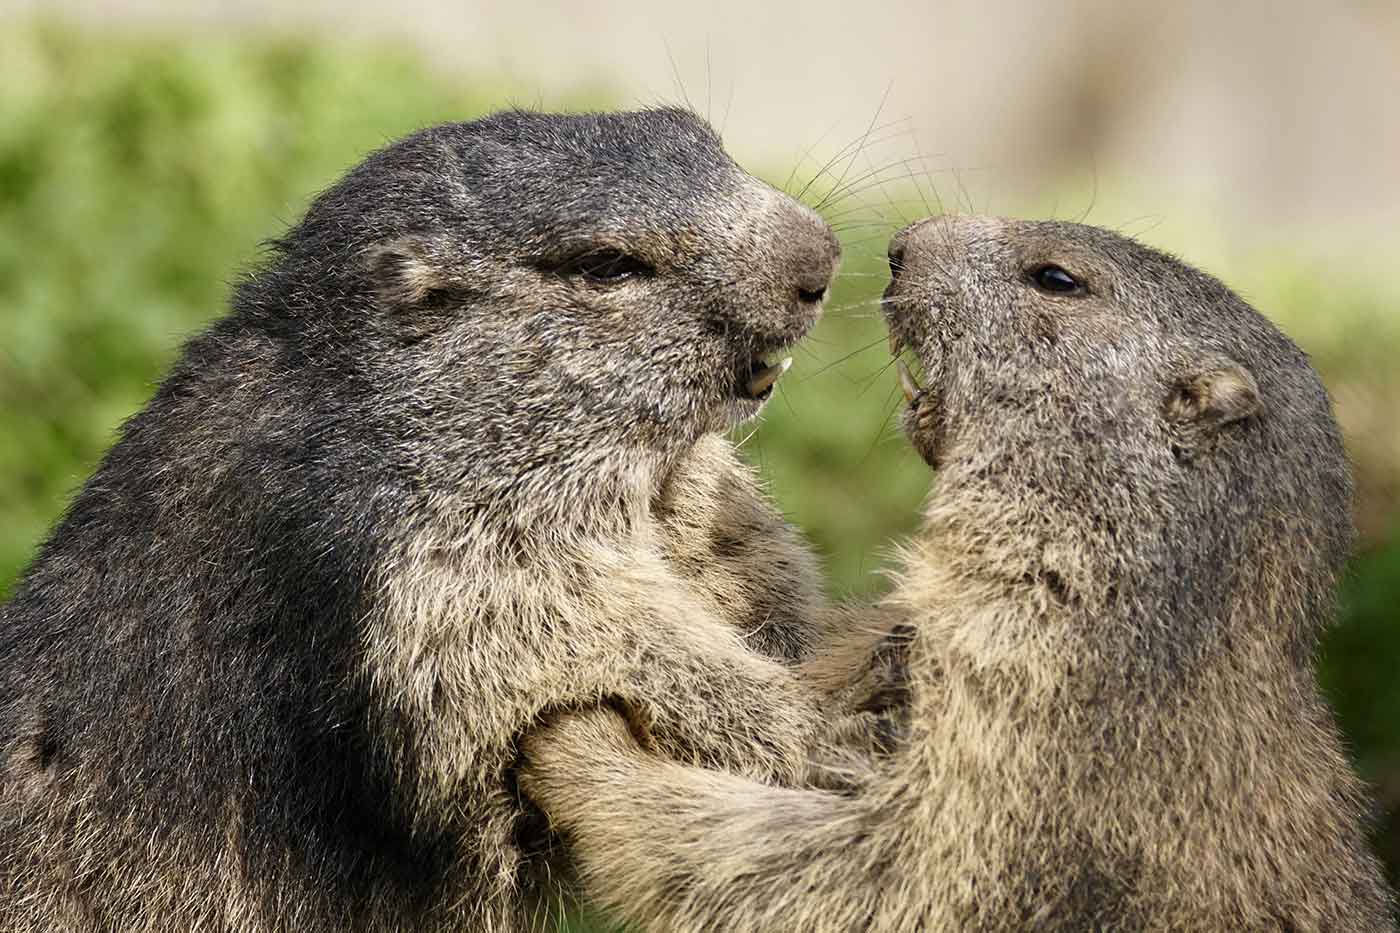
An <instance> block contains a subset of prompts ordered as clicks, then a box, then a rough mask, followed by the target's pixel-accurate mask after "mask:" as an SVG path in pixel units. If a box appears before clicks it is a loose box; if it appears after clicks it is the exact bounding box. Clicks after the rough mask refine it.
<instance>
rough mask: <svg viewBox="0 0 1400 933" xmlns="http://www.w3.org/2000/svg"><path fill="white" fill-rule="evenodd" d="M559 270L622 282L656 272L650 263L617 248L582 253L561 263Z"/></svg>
mask: <svg viewBox="0 0 1400 933" xmlns="http://www.w3.org/2000/svg"><path fill="white" fill-rule="evenodd" d="M559 271H560V272H561V273H563V274H564V275H581V276H583V277H584V278H586V279H590V280H592V281H594V282H621V281H624V280H626V279H631V278H636V277H637V276H643V275H652V274H654V273H655V272H656V270H655V269H654V268H652V266H651V265H650V264H649V263H647V262H645V261H643V260H641V259H638V258H637V257H636V256H629V255H628V254H627V253H624V252H622V251H621V250H617V249H595V250H589V251H588V252H586V253H580V254H579V255H577V256H575V257H574V258H572V259H569V260H567V261H566V262H564V263H563V264H562V265H560V266H559Z"/></svg>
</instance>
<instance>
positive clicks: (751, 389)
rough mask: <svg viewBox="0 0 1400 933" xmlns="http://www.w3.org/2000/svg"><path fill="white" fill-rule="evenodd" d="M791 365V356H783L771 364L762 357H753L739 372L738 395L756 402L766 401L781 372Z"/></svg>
mask: <svg viewBox="0 0 1400 933" xmlns="http://www.w3.org/2000/svg"><path fill="white" fill-rule="evenodd" d="M790 366H792V357H790V356H785V357H783V358H782V359H780V360H779V361H778V362H776V363H774V364H772V365H771V366H770V365H769V364H768V363H767V362H766V361H765V360H764V359H763V357H761V356H759V357H754V358H753V359H752V360H751V361H749V364H748V366H747V367H745V368H744V370H743V371H741V372H740V373H739V386H738V389H739V392H738V394H739V397H740V398H746V399H751V400H753V401H756V402H762V401H766V400H767V399H768V397H769V396H771V395H772V394H773V386H774V385H776V384H777V382H778V379H779V378H781V377H782V375H783V373H785V372H787V371H788V367H790Z"/></svg>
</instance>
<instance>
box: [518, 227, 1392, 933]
mask: <svg viewBox="0 0 1400 933" xmlns="http://www.w3.org/2000/svg"><path fill="white" fill-rule="evenodd" d="M890 262H891V269H892V270H893V272H894V280H893V282H892V283H891V285H890V287H889V288H888V289H887V291H886V296H885V304H884V308H885V314H886V318H887V321H888V323H889V326H890V331H891V335H892V340H893V343H894V345H895V346H896V347H905V348H908V349H909V350H910V351H911V352H912V353H913V355H914V356H916V357H917V359H918V361H919V363H920V364H921V367H922V377H921V379H920V378H919V377H916V376H915V375H913V374H912V373H908V372H906V373H905V375H904V380H903V381H904V382H905V386H906V392H907V395H908V398H909V405H908V408H907V410H906V412H905V416H904V422H905V429H906V433H907V434H908V435H909V438H910V440H911V442H912V443H913V444H914V446H915V447H916V448H917V449H918V450H919V451H920V452H921V453H922V455H923V456H924V458H925V459H926V460H927V462H928V463H929V464H930V465H931V466H935V467H936V468H937V469H938V472H939V475H938V479H937V482H936V483H935V485H934V489H933V492H932V494H931V497H930V499H929V502H928V507H927V513H926V518H925V522H924V525H923V528H922V530H921V531H920V532H919V534H918V535H917V536H916V538H915V539H914V540H913V541H912V542H911V543H910V544H909V545H908V546H907V547H906V549H905V552H904V555H903V559H902V562H901V564H902V566H901V570H900V572H899V574H898V575H897V586H896V587H895V589H894V591H893V593H892V594H891V596H890V597H889V600H888V608H889V609H890V610H892V611H894V612H895V613H896V614H902V615H903V617H904V619H905V620H906V622H908V623H909V624H911V625H912V626H913V629H914V636H913V640H912V642H911V643H910V644H908V646H907V651H908V676H909V680H910V690H911V700H910V714H909V729H910V732H909V737H908V739H907V742H906V743H905V744H904V746H903V747H902V748H900V749H899V750H898V751H897V752H896V753H895V754H894V755H892V756H890V757H889V758H888V759H887V760H885V761H883V762H881V763H879V764H878V765H877V766H876V767H877V773H875V774H874V775H873V776H872V777H870V778H869V779H868V780H867V781H866V783H865V786H864V787H863V788H861V789H860V791H859V792H858V793H857V794H856V795H855V796H853V797H840V796H835V795H832V794H827V793H822V792H819V791H814V790H792V789H780V788H772V787H765V786H763V785H761V784H758V783H755V782H752V781H749V780H745V779H743V778H740V777H736V776H732V775H725V774H718V773H715V772H706V771H701V770H698V769H694V768H688V767H685V766H682V765H679V764H676V763H674V762H670V761H666V760H664V759H663V758H661V757H659V756H656V755H648V754H644V753H643V752H642V751H641V750H640V749H639V748H638V747H637V745H636V743H635V742H633V741H632V740H631V738H630V736H629V735H628V734H627V732H626V731H625V730H623V729H620V728H619V724H618V723H617V722H616V719H615V717H612V716H611V715H610V714H606V713H598V712H594V713H591V714H588V715H579V716H574V717H569V718H566V719H563V720H561V721H560V722H559V723H558V724H556V725H555V726H553V727H551V728H549V729H547V730H546V731H544V732H543V733H541V734H539V735H538V736H535V737H532V738H530V739H529V740H527V742H526V752H527V758H528V761H529V765H528V766H527V767H526V769H524V771H523V772H522V778H523V780H524V785H523V786H525V787H526V789H527V791H528V792H529V793H531V794H532V795H533V796H534V797H535V799H536V800H537V801H538V802H539V803H540V804H541V806H542V807H543V808H544V809H545V810H546V812H547V813H548V815H549V816H550V817H551V819H552V820H553V821H554V823H555V825H556V826H558V827H559V828H560V829H561V831H563V832H564V833H565V834H566V838H567V839H568V840H569V843H570V845H571V848H572V851H573V853H574V855H575V857H576V859H577V860H578V862H579V863H580V865H581V870H582V873H583V877H584V879H585V882H586V887H587V889H588V891H589V893H590V894H591V896H593V897H594V898H595V899H597V900H598V901H599V902H600V903H605V904H609V905H612V906H613V907H614V908H615V909H616V910H617V911H618V913H619V915H620V916H623V917H626V918H628V919H630V920H633V921H635V922H637V923H639V924H640V925H641V926H642V927H643V928H644V929H666V930H695V931H699V930H715V929H724V930H729V931H755V933H757V931H766V930H773V929H803V930H813V931H842V933H844V931H853V930H869V931H891V933H893V931H903V930H1008V931H1009V930H1026V929H1036V930H1067V931H1068V930H1087V929H1096V930H1097V929H1122V930H1169V931H1182V933H1187V931H1198V930H1348V931H1378V930H1391V929H1394V927H1393V921H1392V919H1391V910H1392V907H1393V904H1392V896H1391V894H1390V892H1388V891H1387V890H1386V886H1385V883H1384V881H1383V880H1382V875H1381V871H1380V867H1379V865H1378V864H1377V862H1376V860H1375V858H1374V857H1373V856H1372V855H1371V853H1370V852H1369V850H1368V847H1367V840H1366V833H1365V826H1366V811H1367V804H1366V799H1365V794H1364V790H1363V788H1362V787H1361V785H1360V782H1359V781H1358V780H1357V779H1356V777H1355V776H1354V775H1353V773H1352V771H1351V768H1350V766H1349V763H1348V762H1347V759H1346V755H1345V752H1344V750H1343V747H1342V743H1341V740H1340V737H1339V735H1338V732H1337V729H1336V726H1335V724H1334V722H1333V720H1332V715H1331V711H1330V710H1329V709H1328V708H1327V705H1326V703H1325V701H1324V700H1323V698H1322V696H1321V694H1320V692H1319V690H1318V688H1317V685H1316V683H1315V680H1314V665H1313V654H1314V650H1315V647H1316V642H1317V637H1318V634H1319V633H1320V632H1321V631H1322V629H1323V627H1324V626H1325V625H1326V624H1327V623H1328V622H1329V621H1330V620H1331V619H1332V616H1333V613H1334V601H1335V584H1336V582H1337V575H1338V574H1339V573H1340V572H1341V569H1342V567H1343V564H1344V561H1345V559H1346V556H1347V554H1348V550H1349V548H1350V546H1351V538H1352V530H1351V519H1350V499H1351V485H1350V480H1349V476H1348V468H1347V461H1346V456H1345V453H1344V451H1343V447H1342V442H1341V438H1340V434H1339V431H1338V429H1337V426H1336V423H1335V420H1334V419H1333V416H1332V413H1331V408H1330V404H1329V402H1328V398H1327V393H1326V392H1325V390H1324V389H1323V387H1322V384H1321V382H1320V381H1319V379H1318V377H1317V375H1316V374H1315V373H1314V372H1313V370H1312V368H1311V367H1310V366H1309V364H1308V361H1307V358H1306V356H1305V355H1304V354H1303V353H1302V352H1301V351H1300V350H1299V349H1298V348H1297V347H1295V346H1294V345H1293V344H1292V343H1291V342H1290V341H1289V340H1288V339H1287V338H1286V337H1285V336H1284V335H1283V334H1281V333H1280V332H1279V331H1278V330H1277V329H1276V328H1275V327H1274V326H1273V325H1271V324H1270V323H1269V322H1268V321H1267V320H1265V319H1264V318H1263V317H1262V316H1260V315H1259V314H1258V313H1256V312H1255V311H1254V310H1253V309H1252V308H1250V307H1249V306H1248V305H1247V304H1246V303H1245V302H1244V301H1242V300H1241V299H1240V298H1238V297H1237V296H1236V295H1234V294H1232V293H1231V292H1230V291H1229V290H1228V289H1226V288H1225V287H1224V286H1223V285H1222V284H1220V283H1219V282H1218V281H1216V280H1215V279H1213V278H1211V277H1209V276H1207V275H1205V274H1203V273H1201V272H1198V271H1196V270H1193V269H1191V268H1189V267H1187V266H1185V265H1184V264H1182V263H1181V262H1179V261H1177V260H1175V259H1173V258H1171V257H1169V256H1166V255H1163V254H1161V253H1158V252H1156V251H1154V250H1151V249H1148V248H1146V247H1144V246H1142V245H1140V244H1137V243H1134V242H1132V241H1130V240H1128V239H1126V238H1123V237H1120V236H1117V235H1115V234H1113V233H1110V232H1108V231H1103V230H1097V229H1093V228H1088V227H1083V226H1078V225H1074V224H1064V223H1047V222H1027V221H1013V220H1000V219H995V218H977V217H949V218H935V219H931V220H928V221H925V222H923V223H920V224H917V225H915V226H913V227H911V228H909V229H907V230H905V231H904V232H902V233H901V234H900V235H898V236H897V237H896V238H895V240H894V242H893V243H892V244H891V248H890ZM624 800H625V801H627V811H626V812H627V815H626V818H620V817H618V816H617V814H618V813H619V812H621V809H620V808H621V807H622V801H624Z"/></svg>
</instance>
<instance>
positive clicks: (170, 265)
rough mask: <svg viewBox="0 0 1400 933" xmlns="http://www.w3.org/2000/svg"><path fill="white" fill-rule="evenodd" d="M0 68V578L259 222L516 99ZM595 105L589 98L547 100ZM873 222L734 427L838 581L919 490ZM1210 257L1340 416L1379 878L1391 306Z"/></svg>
mask: <svg viewBox="0 0 1400 933" xmlns="http://www.w3.org/2000/svg"><path fill="white" fill-rule="evenodd" d="M0 62H3V65H2V66H0V69H2V72H0V73H2V74H3V78H4V80H3V81H0V594H3V593H4V592H5V591H6V590H7V589H8V588H9V586H11V585H12V583H13V581H14V579H15V578H16V577H17V575H18V573H19V572H20V570H21V569H22V566H23V565H24V563H25V562H26V561H27V560H28V559H29V557H30V556H31V555H32V552H33V550H34V548H35V547H36V545H37V544H38V543H39V542H40V540H41V539H42V537H43V536H44V534H45V533H46V529H47V528H48V527H49V526H50V525H51V523H52V522H53V521H54V520H55V518H56V517H57V516H58V514H59V513H60V511H61V510H62V508H63V505H64V503H65V501H66V500H67V499H68V498H69V496H70V495H71V494H72V493H73V492H74V491H75V490H76V489H77V488H78V487H79V486H80V485H81V484H82V482H83V480H84V478H85V477H86V475H87V474H88V473H89V472H90V471H91V470H92V468H93V467H94V465H95V464H96V462H97V460H98V458H99V457H100V456H101V454H102V452H103V450H104V449H105V448H106V447H107V446H108V445H109V444H110V443H111V442H112V440H113V438H114V436H115V431H116V429H117V427H118V426H119V424H120V423H121V421H122V419H123V418H125V417H126V416H128V415H130V414H131V413H133V412H134V411H135V410H136V409H138V408H139V407H140V406H141V405H142V404H143V402H144V401H145V400H146V399H147V398H148V397H149V396H150V394H151V393H152V392H153V390H154V387H155V384H156V382H157V381H158V380H159V379H160V377H161V374H162V372H163V371H164V370H165V369H166V368H167V366H168V365H169V364H170V362H171V361H172V359H173V358H174V356H175V354H176V353H177V352H178V350H179V346H180V344H181V342H182V340H183V339H184V338H185V337H187V336H189V335H190V334H192V333H193V332H195V331H197V330H198V329H199V328H201V327H202V326H203V325H204V324H206V323H207V322H208V321H209V320H210V319H212V318H213V317H215V316H217V315H218V314H219V313H220V312H221V309H222V307H223V303H224V301H225V299H226V296H227V291H228V283H229V282H230V281H231V280H232V279H233V278H234V277H235V276H236V275H237V274H238V272H239V270H240V269H241V268H243V267H245V266H246V265H248V264H250V263H253V262H256V260H257V257H258V253H259V243H260V241H261V240H262V239H264V238H267V237H270V236H273V235H276V234H277V233H279V232H280V231H281V230H282V228H283V227H284V226H285V225H286V224H287V223H289V222H290V221H292V220H293V219H294V218H296V217H297V216H298V215H299V214H300V213H301V211H302V210H303V208H304V207H305V205H306V203H307V201H308V199H309V198H310V197H311V196H312V195H314V193H315V192H317V191H318V190H320V189H321V188H323V187H325V186H326V185H328V184H330V183H331V182H332V181H334V180H335V179H336V178H337V177H338V176H339V175H340V174H341V173H342V172H343V171H344V170H345V169H346V168H347V167H349V166H350V165H352V164H353V163H354V162H356V161H357V160H358V159H359V158H360V157H361V156H362V155H363V154H364V153H366V152H367V151H369V150H371V149H373V148H375V147H377V146H379V145H382V144H383V143H384V142H386V141H388V140H390V139H392V138H395V137H397V136H399V135H402V134H403V133H405V132H407V131H409V130H411V129H413V128H415V127H418V126H421V125H424V124H428V123H432V122H437V121H440V120H460V119H469V118H471V117H473V116H476V115H479V114H481V113H484V112H486V111H487V110H489V109H492V108H495V107H499V106H502V105H503V104H507V103H511V102H512V99H511V98H510V97H509V96H508V95H509V93H510V91H511V89H510V88H506V87H503V86H502V85H500V84H499V83H481V84H477V85H466V86H463V85H462V84H460V83H454V82H448V81H446V80H444V79H441V78H438V77H435V76H434V75H432V74H430V73H427V72H425V71H424V70H423V69H422V68H421V67H420V66H418V65H417V64H415V62H414V61H413V59H412V57H411V56H409V55H407V54H399V53H395V52H393V51H385V50H382V49H372V48H363V47H343V46H324V45H309V44H300V43H296V42H291V41H271V40H257V41H252V40H247V39H244V40H233V41H225V40H219V39H209V38H203V39H198V40H194V41H182V42H180V43H174V42H169V41H159V40H145V39H139V38H131V37H110V36H107V37H98V36H95V35H91V34H80V33H74V32H71V31H66V30H62V29H55V28H48V27H38V28H33V29H13V28H11V29H8V30H6V31H5V32H4V33H3V34H0ZM606 100H607V97H606V96H605V95H603V94H600V93H597V92H596V91H595V92H594V93H586V92H585V93H581V94H580V95H579V97H578V98H577V99H574V100H563V101H552V102H551V103H552V104H553V105H555V106H558V107H568V106H579V105H586V104H587V103H589V102H590V101H592V102H594V103H602V102H605V101H606ZM786 174H787V173H786V171H781V172H778V173H776V174H775V176H774V177H775V178H776V179H777V180H778V181H779V182H781V180H782V179H783V178H784V177H786ZM816 187H817V188H820V187H821V185H820V183H819V184H818V185H817V186H816ZM883 238H884V234H879V235H878V236H875V237H873V238H872V239H871V240H869V241H868V242H866V243H865V244H860V243H858V242H856V241H854V240H852V241H851V242H850V243H849V244H848V249H847V261H846V263H845V267H844V272H843V278H842V283H841V286H840V288H839V289H838V291H837V294H836V295H835V297H834V299H833V302H832V305H833V310H832V311H831V312H830V313H829V314H828V316H827V320H825V321H824V322H823V324H822V325H821V326H820V328H819V329H818V332H817V333H816V334H815V335H814V336H813V337H812V338H811V339H810V340H809V341H808V342H807V343H806V344H805V346H804V347H803V349H802V350H801V351H800V352H799V356H798V359H797V365H796V366H795V367H794V370H793V372H792V373H790V374H789V375H788V376H787V377H785V379H784V381H783V382H782V383H781V384H780V388H779V393H778V396H777V398H776V399H775V400H774V402H773V403H771V404H770V405H769V412H768V415H767V417H766V421H765V424H764V425H763V427H762V428H761V430H759V431H758V432H757V433H756V434H755V435H754V436H752V437H751V438H749V439H748V440H746V441H745V450H746V451H747V452H749V454H750V455H751V456H752V457H754V458H755V459H756V460H757V461H758V462H759V463H760V464H761V465H762V466H763V468H764V470H765V472H766V474H767V475H768V476H769V477H770V480H771V483H772V488H773V491H774V494H775V495H776V497H777V498H778V500H779V501H780V502H781V503H782V504H783V506H784V507H785V508H786V509H787V510H788V512H789V514H790V515H791V516H792V518H793V519H794V520H795V521H796V522H797V523H798V524H800V525H801V526H802V527H804V528H805V529H807V531H808V533H809V534H810V535H811V537H812V539H813V541H814V542H815V543H816V545H817V546H818V547H819V548H820V549H821V550H822V551H823V553H824V554H825V555H826V556H827V559H828V567H829V570H830V573H831V578H832V581H833V589H834V590H835V591H836V592H838V593H859V592H867V591H870V590H872V589H874V588H876V587H878V586H879V585H880V577H879V575H878V573H877V571H878V569H879V567H880V566H881V564H882V558H883V555H884V548H885V547H886V546H887V544H888V542H890V541H891V540H892V539H893V538H894V537H895V536H897V535H899V534H901V533H904V532H906V531H908V530H909V529H911V528H912V527H913V526H914V524H915V522H916V521H917V517H918V506H919V503H920V500H921V498H922V497H923V495H924V493H925V491H926V489H927V486H928V474H927V470H926V469H925V468H924V467H923V466H922V464H921V463H920V462H918V461H917V460H916V459H915V458H914V456H913V455H912V454H911V453H910V452H909V451H908V449H907V447H906V445H904V444H903V443H902V441H901V440H900V439H899V436H898V432H897V430H896V425H895V424H894V422H893V419H892V418H891V417H890V416H891V415H892V413H893V411H894V408H895V404H896V389H895V385H894V380H893V378H892V377H891V375H890V373H889V372H888V371H886V364H887V363H888V361H889V358H888V352H887V351H886V350H885V349H884V331H883V328H882V327H881V326H880V324H879V321H878V319H877V316H876V309H875V307H874V298H875V297H876V296H877V295H878V293H879V291H880V289H881V288H882V287H883V284H884V281H883V273H884V262H883ZM1154 239H1155V238H1154ZM1159 242H1160V241H1159ZM1166 245H1172V244H1170V243H1168V244H1166ZM1187 258H1189V259H1192V260H1193V261H1196V262H1200V263H1202V264H1206V265H1210V263H1209V262H1208V261H1207V260H1209V258H1210V257H1201V256H1198V255H1195V254H1193V253H1191V252H1190V251H1187ZM1212 268H1216V271H1219V272H1226V273H1228V274H1227V278H1229V279H1230V280H1231V281H1232V283H1234V284H1237V285H1239V284H1241V283H1242V282H1243V283H1245V284H1246V285H1247V286H1248V287H1245V288H1243V290H1244V291H1245V293H1246V294H1247V295H1248V297H1250V299H1251V300H1253V301H1254V303H1255V304H1256V305H1257V306H1259V307H1261V308H1262V309H1264V310H1266V311H1267V312H1269V313H1270V314H1272V315H1273V316H1274V317H1275V318H1276V319H1277V320H1279V321H1280V323H1282V324H1283V325H1284V326H1285V328H1286V329H1288V330H1290V332H1292V333H1293V334H1294V335H1295V337H1296V338H1297V339H1298V340H1299V341H1300V342H1301V343H1303V344H1304V346H1305V347H1306V348H1307V349H1308V350H1309V351H1310V352H1311V353H1313V354H1314V358H1315V359H1316V361H1317V363H1318V366H1319V368H1320V369H1321V370H1322V371H1323V373H1324V376H1325V377H1326V378H1327V379H1328V382H1329V384H1330V385H1331V386H1332V387H1333V389H1334V392H1335V393H1336V394H1337V399H1338V410H1339V414H1340V416H1341V417H1342V420H1343V423H1344V424H1345V425H1346V426H1347V427H1348V428H1349V442H1350V443H1351V446H1352V451H1353V455H1354V456H1355V457H1356V459H1357V463H1358V476H1359V479H1360V486H1361V490H1362V508H1361V510H1360V513H1359V514H1360V518H1361V519H1362V524H1363V529H1364V530H1365V532H1366V535H1365V538H1364V548H1363V552H1362V553H1361V554H1360V555H1359V556H1358V558H1357V560H1356V561H1355V562H1354V565H1353V567H1352V570H1351V573H1350V574H1349V577H1348V580H1347V584H1346V587H1345V590H1344V594H1343V596H1344V604H1345V614H1344V620H1343V624H1342V625H1341V626H1339V627H1338V629H1337V630H1336V631H1335V632H1334V633H1333V634H1332V636H1331V637H1330V638H1329V640H1328V642H1327V644H1326V645H1325V650H1324V664H1323V681H1324V684H1325V686H1326V688H1327V689H1328V691H1329V692H1330V694H1331V696H1332V697H1333V700H1334V702H1335V703H1336V707H1337V710H1338V712H1339V714H1340V716H1341V719H1342V723H1343V727H1344V728H1345V730H1346V732H1347V734H1348V736H1349V738H1350V740H1351V742H1352V746H1353V751H1354V753H1355V755H1356V758H1357V760H1358V763H1359V766H1360V767H1361V769H1362V771H1363V773H1365V775H1366V776H1367V777H1368V778H1369V779H1370V780H1372V781H1373V782H1374V783H1375V784H1376V787H1377V789H1378V791H1379V794H1380V798H1381V800H1382V806H1383V810H1384V813H1383V814H1382V819H1381V825H1380V827H1379V833H1378V844H1379V846H1380V849H1381V851H1382V852H1383V853H1384V854H1385V856H1386V858H1387V859H1388V860H1389V864H1390V865H1391V868H1392V872H1394V871H1395V869H1396V867H1397V866H1400V823H1397V817H1396V814H1397V812H1400V677H1397V672H1400V510H1397V507H1396V503H1397V498H1398V497H1400V433H1397V431H1396V425H1395V415H1394V412H1395V411H1396V410H1397V406H1400V368H1397V366H1396V363H1397V348H1400V318H1398V317H1397V314H1396V313H1395V309H1394V308H1393V307H1392V306H1390V305H1388V304H1387V301H1388V298H1387V297H1384V296H1382V294H1381V292H1380V291H1379V290H1372V289H1368V288H1367V286H1366V284H1365V281H1366V280H1365V278H1364V277H1361V278H1344V277H1343V276H1342V275H1339V274H1336V270H1332V274H1330V275H1321V276H1316V275H1310V274H1309V272H1310V270H1309V269H1308V268H1307V267H1301V268H1300V267H1299V266H1298V265H1297V263H1296V262H1294V261H1293V257H1287V256H1273V257H1267V256H1266V257H1258V258H1256V259H1253V260H1251V261H1250V263H1248V264H1246V265H1244V266H1241V267H1237V268H1230V269H1223V268H1219V267H1217V266H1212Z"/></svg>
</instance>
